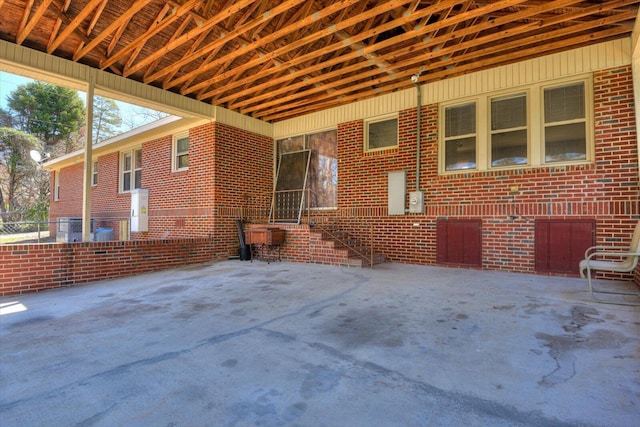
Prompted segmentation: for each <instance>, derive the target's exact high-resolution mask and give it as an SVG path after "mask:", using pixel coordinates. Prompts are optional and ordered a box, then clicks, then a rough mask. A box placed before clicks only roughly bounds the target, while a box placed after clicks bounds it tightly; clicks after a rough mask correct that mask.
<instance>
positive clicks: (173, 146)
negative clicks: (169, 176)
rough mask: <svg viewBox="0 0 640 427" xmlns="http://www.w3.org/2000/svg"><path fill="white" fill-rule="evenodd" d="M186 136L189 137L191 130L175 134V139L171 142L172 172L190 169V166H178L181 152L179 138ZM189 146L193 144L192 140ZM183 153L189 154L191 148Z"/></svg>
mask: <svg viewBox="0 0 640 427" xmlns="http://www.w3.org/2000/svg"><path fill="white" fill-rule="evenodd" d="M185 137H186V138H189V132H182V133H178V134H175V135H173V141H172V143H171V172H182V171H186V170H189V166H187V167H184V168H179V167H178V155H179V154H180V153H178V140H179V139H182V138H185ZM189 146H191V141H189ZM182 154H186V155H187V156H188V155H189V150H187V152H186V153H182ZM182 154H181V155H182Z"/></svg>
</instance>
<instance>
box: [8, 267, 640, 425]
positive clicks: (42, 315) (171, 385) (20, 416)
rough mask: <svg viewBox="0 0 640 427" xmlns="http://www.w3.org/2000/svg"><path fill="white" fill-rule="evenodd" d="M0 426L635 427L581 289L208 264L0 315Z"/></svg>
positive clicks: (466, 273)
mask: <svg viewBox="0 0 640 427" xmlns="http://www.w3.org/2000/svg"><path fill="white" fill-rule="evenodd" d="M0 304H2V308H1V309H2V312H3V314H2V315H1V316H0V375H1V376H0V387H1V388H0V424H1V425H2V426H4V427H8V426H73V425H77V426H253V425H256V426H287V425H290V426H563V425H566V426H583V425H584V426H625V427H626V426H638V425H640V308H637V307H635V308H634V307H620V306H610V305H603V304H596V303H593V302H592V301H591V300H590V299H589V297H588V293H587V292H586V282H585V281H584V280H580V279H574V278H559V277H545V276H534V275H526V274H512V273H504V272H493V271H476V270H459V269H449V268H438V267H424V266H410V265H400V264H391V263H389V264H383V265H380V266H378V267H377V268H376V269H374V270H367V269H355V268H339V267H330V266H321V265H310V264H290V263H271V264H266V263H261V262H253V263H249V262H241V261H224V262H218V263H211V264H202V265H196V266H190V267H186V268H181V269H175V270H170V271H163V272H157V273H151V274H145V275H141V276H136V277H130V278H124V279H118V280H108V281H102V282H96V283H93V284H89V285H84V286H81V287H76V288H67V289H60V290H55V291H48V292H44V293H40V294H32V295H24V296H16V297H6V298H2V299H1V300H0Z"/></svg>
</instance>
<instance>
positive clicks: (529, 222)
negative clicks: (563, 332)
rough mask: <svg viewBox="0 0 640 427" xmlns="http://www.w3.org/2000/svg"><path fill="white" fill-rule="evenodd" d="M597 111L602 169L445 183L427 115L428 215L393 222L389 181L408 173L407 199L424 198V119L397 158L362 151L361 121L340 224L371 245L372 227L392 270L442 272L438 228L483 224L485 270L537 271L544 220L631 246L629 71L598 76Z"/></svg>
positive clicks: (634, 206) (551, 169)
mask: <svg viewBox="0 0 640 427" xmlns="http://www.w3.org/2000/svg"><path fill="white" fill-rule="evenodd" d="M594 104H595V156H596V158H595V163H593V164H587V165H572V166H544V167H536V168H526V169H524V168H523V169H515V170H502V171H483V172H472V171H470V172H464V173H459V174H453V175H439V174H438V106H437V105H427V106H423V107H422V111H421V120H422V123H421V125H422V136H421V149H422V150H421V151H422V155H421V163H422V167H421V171H420V178H421V182H420V187H421V189H422V190H423V191H424V192H425V194H424V195H425V213H424V214H407V215H404V216H399V217H397V216H387V215H386V211H387V206H386V204H387V173H388V172H392V171H398V170H405V171H406V172H407V191H413V190H414V189H415V167H416V166H415V165H416V157H415V156H416V148H415V146H416V143H415V134H416V133H415V132H416V121H415V118H416V114H415V109H413V110H407V111H402V112H400V114H399V129H400V139H399V144H398V148H397V149H392V150H387V151H382V152H375V153H365V152H364V151H363V132H364V127H363V122H362V121H353V122H347V123H342V124H340V125H339V126H338V152H339V159H340V166H339V172H338V173H339V182H338V186H339V189H338V205H339V211H338V214H339V215H340V216H341V217H345V218H354V220H353V221H352V225H351V226H350V227H349V228H350V231H351V232H352V233H354V234H356V235H358V236H362V237H363V239H365V238H366V236H367V234H368V233H369V227H368V226H367V225H366V224H372V225H373V227H374V229H375V244H376V246H377V247H378V248H379V250H380V251H382V252H383V253H385V254H386V255H387V256H388V257H389V258H390V259H391V260H393V261H399V262H409V263H417V264H434V263H435V250H436V245H435V241H436V236H435V222H436V220H437V219H438V218H481V219H482V230H483V268H486V269H497V270H508V271H519V272H533V271H534V268H535V265H534V221H535V219H536V218H560V219H572V218H573V219H576V218H590V219H596V222H597V225H596V227H597V236H596V241H597V243H598V244H607V245H611V244H620V245H624V244H628V243H629V240H630V238H631V232H632V230H633V227H634V225H635V223H636V221H637V220H638V219H640V207H639V200H640V198H639V188H638V157H637V142H636V129H635V122H634V120H635V118H634V113H633V111H634V110H633V91H632V76H631V69H630V67H622V68H617V69H611V70H604V71H601V72H597V73H595V74H594ZM512 185H517V186H518V187H519V191H518V192H517V193H511V191H510V188H511V186H512ZM406 206H408V201H407V204H406ZM507 215H516V216H517V218H516V219H515V220H513V221H512V220H509V219H507ZM624 277H627V278H628V277H629V275H624Z"/></svg>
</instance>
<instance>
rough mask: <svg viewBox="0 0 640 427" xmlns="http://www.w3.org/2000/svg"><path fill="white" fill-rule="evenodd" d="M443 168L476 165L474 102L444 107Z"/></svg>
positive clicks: (450, 168) (452, 169) (449, 169)
mask: <svg viewBox="0 0 640 427" xmlns="http://www.w3.org/2000/svg"><path fill="white" fill-rule="evenodd" d="M444 117H445V120H444V123H445V126H444V165H445V167H444V169H445V170H446V171H455V170H460V169H474V168H475V167H476V151H477V148H476V144H477V141H476V140H477V138H476V103H475V102H468V103H466V104H461V105H454V106H450V107H446V108H445V109H444Z"/></svg>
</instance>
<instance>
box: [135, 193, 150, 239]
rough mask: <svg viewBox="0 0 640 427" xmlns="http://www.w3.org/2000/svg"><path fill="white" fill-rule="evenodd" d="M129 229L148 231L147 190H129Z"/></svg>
mask: <svg viewBox="0 0 640 427" xmlns="http://www.w3.org/2000/svg"><path fill="white" fill-rule="evenodd" d="M131 231H132V232H141V231H149V190H147V189H142V188H138V189H135V190H131Z"/></svg>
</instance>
